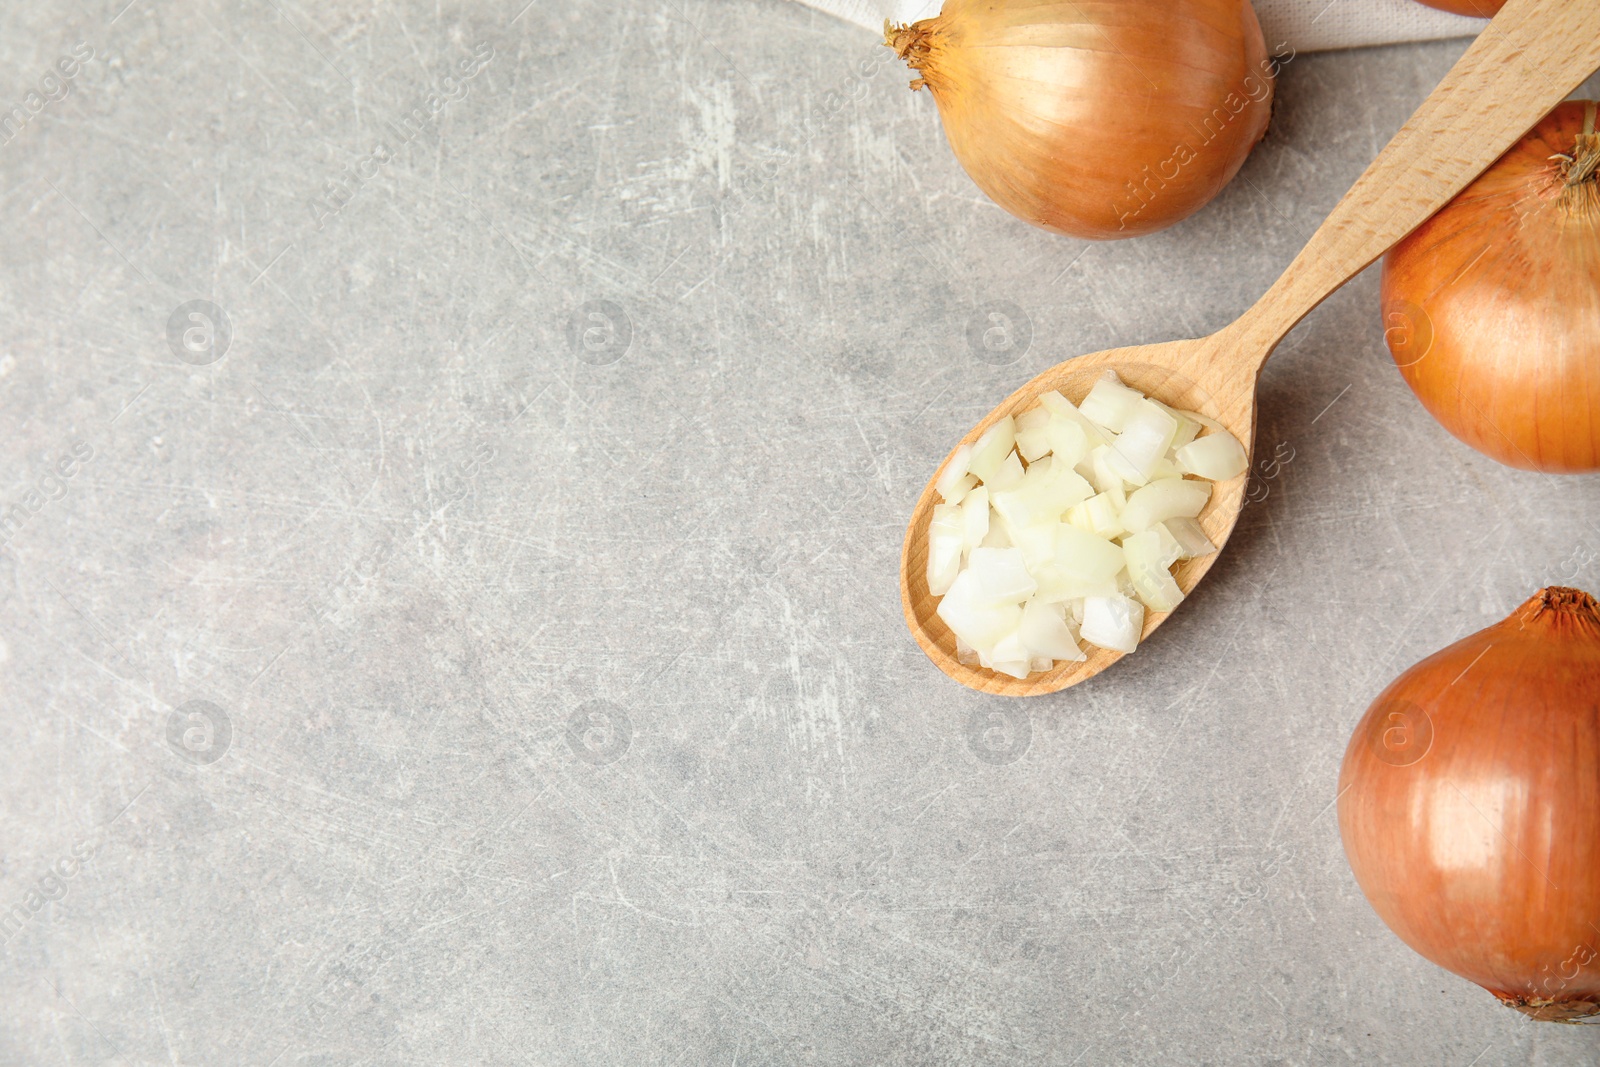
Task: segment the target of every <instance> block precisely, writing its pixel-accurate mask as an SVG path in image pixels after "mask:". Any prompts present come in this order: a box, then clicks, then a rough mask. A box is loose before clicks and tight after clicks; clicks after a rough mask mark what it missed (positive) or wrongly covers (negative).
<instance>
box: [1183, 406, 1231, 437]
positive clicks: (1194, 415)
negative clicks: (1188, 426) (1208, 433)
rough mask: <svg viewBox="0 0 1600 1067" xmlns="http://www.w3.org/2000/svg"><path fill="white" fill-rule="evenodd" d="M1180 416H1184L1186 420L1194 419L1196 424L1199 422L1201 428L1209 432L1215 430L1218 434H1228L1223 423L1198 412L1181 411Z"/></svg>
mask: <svg viewBox="0 0 1600 1067" xmlns="http://www.w3.org/2000/svg"><path fill="white" fill-rule="evenodd" d="M1178 414H1180V415H1182V416H1183V417H1184V418H1186V419H1193V420H1194V421H1195V422H1198V423H1199V424H1200V425H1201V426H1204V427H1205V428H1206V429H1208V430H1214V431H1216V432H1217V433H1227V432H1228V430H1227V428H1226V427H1225V426H1223V425H1222V423H1220V422H1218V421H1217V420H1216V419H1212V418H1207V417H1206V416H1204V415H1202V414H1200V413H1199V412H1198V411H1180V412H1178Z"/></svg>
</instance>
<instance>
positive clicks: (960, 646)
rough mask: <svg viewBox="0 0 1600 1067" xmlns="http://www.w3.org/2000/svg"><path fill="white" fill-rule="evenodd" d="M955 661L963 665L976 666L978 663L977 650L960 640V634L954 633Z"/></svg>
mask: <svg viewBox="0 0 1600 1067" xmlns="http://www.w3.org/2000/svg"><path fill="white" fill-rule="evenodd" d="M956 662H957V663H959V664H961V665H962V666H963V667H976V666H977V665H978V650H977V649H975V648H973V647H972V646H971V645H969V644H967V643H966V642H965V641H963V640H961V635H960V634H957V635H956Z"/></svg>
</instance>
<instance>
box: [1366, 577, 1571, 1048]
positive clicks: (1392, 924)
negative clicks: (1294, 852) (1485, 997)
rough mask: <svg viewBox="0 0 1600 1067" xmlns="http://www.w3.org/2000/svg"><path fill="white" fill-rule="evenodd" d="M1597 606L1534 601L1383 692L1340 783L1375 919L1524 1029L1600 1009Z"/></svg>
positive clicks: (1553, 592) (1544, 595) (1557, 599)
mask: <svg viewBox="0 0 1600 1067" xmlns="http://www.w3.org/2000/svg"><path fill="white" fill-rule="evenodd" d="M1597 701H1600V605H1596V603H1595V600H1594V598H1593V597H1591V596H1589V594H1587V593H1584V592H1581V591H1580V590H1577V589H1563V588H1550V589H1541V590H1540V591H1539V592H1538V593H1536V594H1534V596H1533V597H1532V598H1531V599H1529V600H1528V601H1527V602H1526V603H1524V604H1523V605H1522V606H1521V607H1520V608H1518V609H1517V610H1516V611H1515V612H1513V613H1512V614H1511V616H1510V617H1509V618H1506V619H1505V620H1503V621H1501V622H1498V623H1496V624H1495V625H1493V626H1491V627H1489V628H1488V629H1486V630H1482V631H1480V632H1478V633H1476V634H1473V635H1472V636H1471V637H1468V638H1466V639H1464V640H1462V641H1459V642H1457V643H1456V644H1454V645H1451V646H1450V647H1449V648H1446V649H1444V650H1443V651H1441V652H1437V653H1435V654H1434V655H1432V656H1429V657H1428V658H1427V659H1425V660H1423V661H1422V662H1420V663H1418V664H1417V665H1416V666H1414V667H1412V668H1411V669H1409V670H1407V671H1406V672H1405V673H1403V674H1402V675H1400V677H1399V678H1397V679H1395V681H1394V682H1393V683H1392V684H1391V685H1390V686H1389V687H1388V688H1387V689H1385V690H1384V691H1383V692H1382V693H1381V694H1380V695H1379V696H1378V699H1377V700H1376V701H1375V702H1374V703H1373V705H1372V706H1371V707H1370V708H1368V709H1367V713H1366V715H1365V716H1364V717H1363V718H1362V720H1361V722H1360V724H1359V725H1358V726H1357V727H1356V730H1355V733H1354V735H1352V737H1351V738H1350V744H1349V747H1348V748H1347V749H1346V751H1345V757H1344V766H1343V768H1342V769H1341V771H1340V774H1339V795H1338V808H1339V833H1340V836H1341V837H1342V838H1343V839H1344V848H1345V855H1346V856H1347V857H1348V859H1349V860H1350V869H1351V871H1352V872H1354V874H1355V877H1356V881H1357V882H1358V883H1359V884H1360V886H1361V890H1362V892H1363V893H1365V894H1366V897H1367V900H1368V902H1369V903H1371V905H1372V907H1373V910H1374V911H1376V912H1377V913H1378V916H1379V918H1381V919H1382V920H1383V921H1384V922H1385V923H1386V924H1387V925H1388V927H1389V928H1390V929H1391V930H1393V931H1394V932H1395V933H1396V934H1398V935H1399V936H1400V939H1401V940H1402V941H1404V942H1405V943H1406V944H1407V945H1409V946H1411V948H1413V949H1415V950H1416V951H1417V952H1418V953H1420V954H1421V955H1422V956H1424V957H1426V958H1427V959H1429V960H1432V961H1433V962H1434V963H1436V964H1438V965H1439V966H1440V967H1443V968H1444V969H1445V970H1448V971H1452V972H1454V973H1455V974H1458V975H1460V976H1461V977H1463V978H1466V979H1468V980H1469V981H1472V982H1476V983H1477V984H1478V985H1480V986H1482V987H1484V988H1485V989H1487V990H1489V991H1490V992H1491V993H1493V994H1494V995H1495V996H1497V997H1499V998H1500V1000H1501V1001H1502V1002H1503V1003H1505V1004H1507V1005H1509V1006H1511V1007H1514V1008H1516V1009H1518V1010H1520V1011H1522V1012H1525V1013H1527V1014H1529V1015H1532V1016H1533V1017H1535V1018H1538V1019H1547V1020H1554V1021H1572V1020H1575V1019H1580V1018H1584V1017H1587V1016H1591V1015H1594V1014H1596V1013H1600V703H1597Z"/></svg>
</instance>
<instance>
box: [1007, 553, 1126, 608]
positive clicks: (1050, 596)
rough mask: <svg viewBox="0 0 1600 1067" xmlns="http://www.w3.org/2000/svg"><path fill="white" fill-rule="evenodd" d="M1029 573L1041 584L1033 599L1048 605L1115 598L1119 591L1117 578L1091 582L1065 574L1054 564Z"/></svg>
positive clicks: (1044, 565)
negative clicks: (1091, 597)
mask: <svg viewBox="0 0 1600 1067" xmlns="http://www.w3.org/2000/svg"><path fill="white" fill-rule="evenodd" d="M1029 573H1031V574H1032V575H1033V576H1034V578H1035V579H1036V580H1037V581H1038V582H1039V588H1038V590H1037V591H1036V592H1035V593H1034V594H1033V599H1035V600H1039V601H1043V602H1044V603H1046V604H1066V603H1070V602H1071V601H1074V600H1082V599H1083V598H1084V597H1087V596H1115V595H1116V594H1117V592H1118V591H1119V590H1118V588H1117V582H1116V579H1115V578H1106V579H1104V580H1099V581H1090V580H1086V579H1084V578H1083V577H1082V576H1081V575H1077V576H1075V575H1073V574H1069V573H1067V572H1064V571H1062V570H1061V568H1059V567H1057V566H1056V565H1055V564H1054V563H1044V564H1040V565H1039V566H1037V567H1034V568H1033V569H1032V570H1031V571H1030V572H1029Z"/></svg>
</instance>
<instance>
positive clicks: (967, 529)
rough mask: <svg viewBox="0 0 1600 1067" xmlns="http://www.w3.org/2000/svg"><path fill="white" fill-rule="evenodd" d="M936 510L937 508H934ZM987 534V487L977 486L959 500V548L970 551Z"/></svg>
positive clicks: (979, 543)
mask: <svg viewBox="0 0 1600 1067" xmlns="http://www.w3.org/2000/svg"><path fill="white" fill-rule="evenodd" d="M935 510H937V509H935ZM988 536H989V489H988V487H987V486H981V485H980V486H979V487H978V488H976V489H974V490H973V491H972V492H970V493H968V494H967V495H966V497H965V498H964V499H963V500H962V501H961V549H962V551H964V552H965V551H970V550H972V549H974V548H977V547H978V546H979V545H981V544H983V539H984V538H985V537H988Z"/></svg>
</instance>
